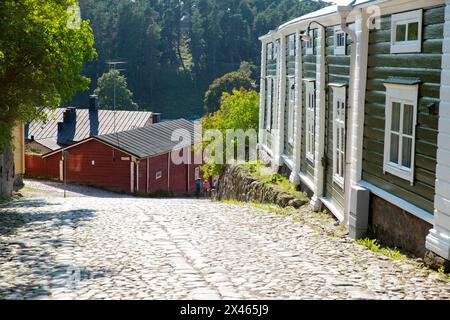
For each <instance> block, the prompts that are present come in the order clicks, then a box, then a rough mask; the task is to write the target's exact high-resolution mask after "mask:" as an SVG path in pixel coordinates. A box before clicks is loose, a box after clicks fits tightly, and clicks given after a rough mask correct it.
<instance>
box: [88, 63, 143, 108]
mask: <svg viewBox="0 0 450 320" xmlns="http://www.w3.org/2000/svg"><path fill="white" fill-rule="evenodd" d="M114 87H115V89H114ZM114 91H115V93H114ZM94 93H95V94H96V95H98V97H99V105H100V107H101V108H102V109H113V107H114V96H115V106H116V110H137V109H138V108H139V106H138V105H137V103H135V102H133V100H132V97H133V93H132V92H131V91H130V90H128V88H127V79H126V78H125V76H123V75H121V74H120V72H119V71H117V70H110V71H108V72H105V73H104V74H103V75H102V76H101V77H100V78H99V79H98V87H97V89H95V91H94Z"/></svg>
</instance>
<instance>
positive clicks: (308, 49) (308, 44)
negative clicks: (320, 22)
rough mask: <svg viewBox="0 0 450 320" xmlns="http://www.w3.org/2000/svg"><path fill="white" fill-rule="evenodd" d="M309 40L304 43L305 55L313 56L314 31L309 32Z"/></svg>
mask: <svg viewBox="0 0 450 320" xmlns="http://www.w3.org/2000/svg"><path fill="white" fill-rule="evenodd" d="M309 36H310V37H311V40H308V41H305V47H306V54H314V31H310V32H309Z"/></svg>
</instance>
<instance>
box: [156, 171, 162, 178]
mask: <svg viewBox="0 0 450 320" xmlns="http://www.w3.org/2000/svg"><path fill="white" fill-rule="evenodd" d="M161 178H162V171H161V170H159V171H156V174H155V180H159V179H161Z"/></svg>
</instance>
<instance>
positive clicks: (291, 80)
mask: <svg viewBox="0 0 450 320" xmlns="http://www.w3.org/2000/svg"><path fill="white" fill-rule="evenodd" d="M294 120H295V77H293V76H292V77H288V143H289V144H290V145H291V146H293V145H294Z"/></svg>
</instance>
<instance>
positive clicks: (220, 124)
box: [201, 89, 259, 177]
mask: <svg viewBox="0 0 450 320" xmlns="http://www.w3.org/2000/svg"><path fill="white" fill-rule="evenodd" d="M258 114H259V94H258V93H257V92H256V91H255V90H246V89H240V90H237V89H234V90H233V92H232V93H231V94H230V93H227V92H225V93H224V94H223V95H222V98H221V103H220V108H219V110H217V111H216V112H214V113H211V114H208V115H206V116H204V117H203V118H202V121H201V126H202V130H203V132H205V131H206V130H210V129H214V130H219V131H220V132H221V133H222V139H223V140H222V143H223V145H225V144H226V141H227V130H228V129H232V130H237V129H242V130H244V131H247V130H249V129H254V130H255V131H256V132H258V125H259V123H258V119H259V116H258ZM235 143H237V141H235ZM208 144H209V142H207V141H206V142H205V143H204V145H203V147H204V148H205V147H207V146H208ZM226 156H227V155H226V150H225V149H224V150H223V154H222V155H220V157H221V159H223V163H225V159H226ZM206 162H207V164H206V165H205V166H203V168H202V169H203V171H204V172H205V174H206V176H207V177H208V176H212V175H217V174H219V173H220V170H221V169H222V167H223V166H222V164H218V163H215V162H214V161H213V160H212V159H206Z"/></svg>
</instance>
